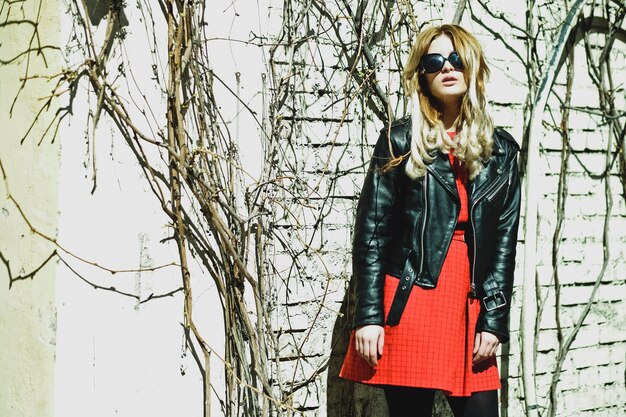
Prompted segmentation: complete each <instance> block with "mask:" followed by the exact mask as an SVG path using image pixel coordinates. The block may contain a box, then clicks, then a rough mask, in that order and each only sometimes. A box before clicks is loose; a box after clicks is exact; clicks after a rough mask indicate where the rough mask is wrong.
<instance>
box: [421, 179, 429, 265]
mask: <svg viewBox="0 0 626 417" xmlns="http://www.w3.org/2000/svg"><path fill="white" fill-rule="evenodd" d="M427 220H428V171H426V174H425V175H424V221H422V236H421V241H422V243H421V245H420V269H419V273H420V274H421V273H422V271H423V270H424V232H425V231H426V221H427Z"/></svg>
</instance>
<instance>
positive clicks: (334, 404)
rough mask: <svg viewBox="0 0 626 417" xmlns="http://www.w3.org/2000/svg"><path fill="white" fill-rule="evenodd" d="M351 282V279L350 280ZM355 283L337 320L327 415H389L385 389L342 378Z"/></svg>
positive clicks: (329, 376)
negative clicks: (341, 372) (340, 376)
mask: <svg viewBox="0 0 626 417" xmlns="http://www.w3.org/2000/svg"><path fill="white" fill-rule="evenodd" d="M351 284H352V283H351ZM352 294H353V290H352V285H350V287H349V288H348V289H347V290H346V293H345V294H344V297H343V301H342V302H341V308H340V310H339V311H340V312H341V314H340V315H338V316H337V321H335V326H334V328H333V335H332V348H331V352H330V360H329V364H328V377H327V378H328V379H327V381H326V384H327V385H326V386H327V391H326V401H327V407H328V409H327V414H326V415H327V416H328V417H387V416H388V413H387V404H386V403H385V396H384V394H383V391H382V389H380V388H375V387H370V386H367V385H363V384H357V383H354V382H351V381H348V380H345V379H342V378H339V376H338V375H339V371H340V370H341V365H342V364H343V358H344V356H345V355H346V352H347V350H348V343H349V342H350V333H351V330H352V314H353V312H354V302H353V299H352V297H351V296H352Z"/></svg>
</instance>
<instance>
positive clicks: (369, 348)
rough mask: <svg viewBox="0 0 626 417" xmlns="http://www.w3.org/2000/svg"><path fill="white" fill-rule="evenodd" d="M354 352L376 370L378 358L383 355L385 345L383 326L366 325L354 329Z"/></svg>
mask: <svg viewBox="0 0 626 417" xmlns="http://www.w3.org/2000/svg"><path fill="white" fill-rule="evenodd" d="M355 341H356V351H357V353H358V354H359V356H361V357H362V358H363V359H365V360H366V361H367V363H368V364H369V366H371V367H372V368H376V366H378V358H379V357H380V356H382V354H383V345H384V344H385V329H384V328H383V326H379V325H376V324H368V325H366V326H361V327H359V328H357V329H356V333H355Z"/></svg>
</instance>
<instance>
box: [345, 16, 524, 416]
mask: <svg viewBox="0 0 626 417" xmlns="http://www.w3.org/2000/svg"><path fill="white" fill-rule="evenodd" d="M488 75H489V69H488V68H487V65H486V62H485V57H484V54H483V51H482V48H481V47H480V45H479V43H478V42H477V40H476V38H474V36H473V35H471V34H470V33H469V32H467V31H466V30H464V29H463V28H461V27H459V26H456V25H442V26H438V27H431V28H428V29H426V30H424V31H422V32H421V33H420V34H419V35H418V36H417V39H416V41H415V44H414V45H413V47H412V49H411V52H410V55H409V59H408V62H407V64H406V67H405V69H404V73H403V81H404V83H405V86H406V91H407V93H408V94H410V96H411V98H412V111H411V116H410V117H407V118H403V119H400V120H398V121H396V122H394V123H392V124H390V126H389V127H387V128H385V129H383V130H382V131H381V134H380V138H379V140H378V142H377V144H376V146H375V149H374V155H373V157H372V160H371V163H370V169H369V172H368V174H367V176H366V179H365V183H364V185H363V188H362V192H361V197H360V199H359V204H358V207H357V215H356V224H355V234H354V243H353V251H352V255H353V277H354V279H355V288H356V309H355V317H354V328H355V331H354V332H353V334H352V337H351V340H350V346H349V349H348V353H347V355H346V359H345V362H344V365H343V368H342V370H341V374H340V375H341V376H342V377H344V378H347V379H351V380H354V381H358V382H363V383H367V384H374V385H379V386H382V387H383V388H384V391H385V397H386V399H387V404H388V406H389V412H390V416H391V417H396V416H423V415H431V413H432V405H433V399H434V393H435V390H437V389H439V390H442V391H443V393H444V394H445V395H446V397H447V399H448V402H449V404H450V406H451V408H452V411H453V413H454V415H455V417H460V416H463V417H473V416H481V417H491V416H497V415H498V396H497V390H498V388H500V379H499V374H498V369H497V364H496V358H495V354H496V350H497V348H498V345H499V344H500V343H505V342H507V341H508V338H509V335H508V316H509V307H510V300H511V293H512V287H513V270H514V267H515V246H516V241H517V228H518V223H519V208H520V185H519V176H518V170H517V151H518V150H519V147H518V145H517V144H516V142H515V140H513V138H512V137H511V136H510V135H509V134H508V133H506V132H504V131H503V130H500V129H496V130H494V128H493V125H492V121H491V117H490V115H489V114H488V112H487V111H486V107H487V103H486V99H485V95H484V86H485V82H486V80H487V77H488Z"/></svg>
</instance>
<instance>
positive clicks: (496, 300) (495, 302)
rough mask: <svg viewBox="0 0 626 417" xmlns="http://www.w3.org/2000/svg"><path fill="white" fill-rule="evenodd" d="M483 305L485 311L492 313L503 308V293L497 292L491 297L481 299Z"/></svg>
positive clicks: (504, 303) (504, 299)
mask: <svg viewBox="0 0 626 417" xmlns="http://www.w3.org/2000/svg"><path fill="white" fill-rule="evenodd" d="M483 304H484V306H485V310H487V311H492V310H495V309H496V308H500V307H503V306H505V305H506V298H505V297H504V293H503V292H502V291H498V292H495V293H493V294H491V295H488V296H486V297H483Z"/></svg>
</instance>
